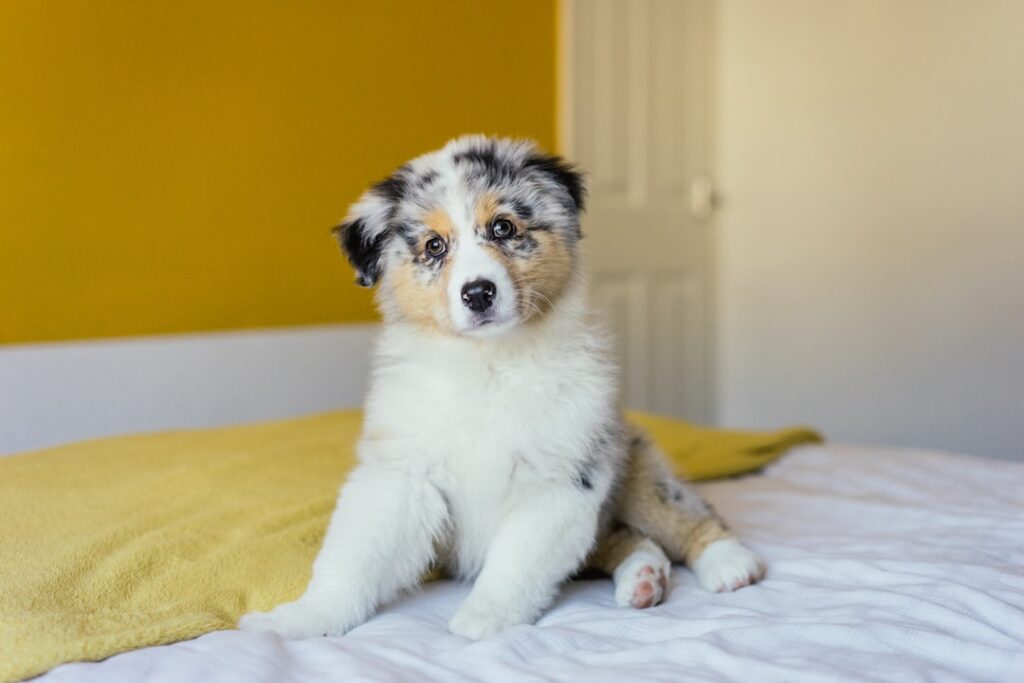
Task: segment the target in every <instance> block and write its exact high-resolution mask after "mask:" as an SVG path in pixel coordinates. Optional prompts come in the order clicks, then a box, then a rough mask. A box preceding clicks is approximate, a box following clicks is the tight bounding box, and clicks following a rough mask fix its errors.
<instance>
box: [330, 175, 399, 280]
mask: <svg viewBox="0 0 1024 683" xmlns="http://www.w3.org/2000/svg"><path fill="white" fill-rule="evenodd" d="M404 191H405V181H404V180H403V179H402V178H401V176H399V175H397V174H396V175H393V176H391V177H389V178H385V179H384V180H382V181H380V182H379V183H377V184H376V185H374V186H373V187H371V188H370V189H369V190H367V191H366V192H364V193H363V196H362V197H360V198H359V201H357V202H356V203H355V204H353V205H352V208H351V209H349V212H348V216H347V217H346V218H345V220H344V221H343V222H342V223H341V225H338V226H337V227H335V228H334V236H335V238H336V239H337V240H338V243H339V244H340V245H341V249H342V251H344V252H345V256H347V257H348V261H349V263H351V264H352V267H353V268H355V271H356V284H358V285H359V286H360V287H372V286H373V285H375V284H376V283H377V280H379V279H380V276H381V273H382V272H383V267H382V264H381V256H382V254H383V251H384V246H385V244H387V242H388V239H389V238H390V237H391V236H392V234H393V233H392V230H391V225H390V223H391V219H392V217H393V216H394V214H395V209H396V205H397V204H398V202H399V201H400V200H401V199H402V196H403V194H404Z"/></svg>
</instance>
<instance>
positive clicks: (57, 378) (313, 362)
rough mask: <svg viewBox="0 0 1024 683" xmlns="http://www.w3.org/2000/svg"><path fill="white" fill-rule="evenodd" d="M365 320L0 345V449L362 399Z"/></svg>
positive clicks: (283, 413)
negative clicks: (356, 323)
mask: <svg viewBox="0 0 1024 683" xmlns="http://www.w3.org/2000/svg"><path fill="white" fill-rule="evenodd" d="M376 331H377V326H376V325H328V326H322V327H298V328H289V329H279V330H251V331H245V332H225V333H211V334H187V335H171V336H165V337H145V338H140V339H114V340H104V341H90V342H82V341H77V342H69V343H55V344H26V345H23V346H4V347H0V455H4V454H9V453H14V452H18V451H24V450H29V449H34V448H43V447H45V446H52V445H56V444H59V443H63V442H66V441H74V440H78V439H86V438H91V437H97V436H105V435H109V434H120V433H123V432H138V431H150V430H159V429H172V428H192V427H208V426H215V425H224V424H233V423H238V422H251V421H256V420H268V419H273V418H280V417H290V416H293V415H303V414H306V413H313V412H321V411H326V410H332V409H335V408H343V407H352V406H359V405H361V404H362V402H363V394H364V392H365V390H366V380H367V376H368V374H369V358H370V352H371V346H372V344H373V339H374V337H375V335H376Z"/></svg>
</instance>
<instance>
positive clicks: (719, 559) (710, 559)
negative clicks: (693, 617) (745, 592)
mask: <svg viewBox="0 0 1024 683" xmlns="http://www.w3.org/2000/svg"><path fill="white" fill-rule="evenodd" d="M692 569H693V573H694V574H696V575H697V582H698V583H699V584H700V585H701V587H702V588H703V589H704V590H707V591H711V592H712V593H722V592H724V591H734V590H737V589H740V588H743V587H744V586H749V585H750V584H752V583H756V582H757V581H759V580H760V579H761V577H762V576H764V566H763V565H762V564H761V561H760V560H758V559H757V555H755V554H754V553H752V552H751V551H750V550H748V549H747V547H746V546H744V545H743V544H742V543H740V542H739V541H738V540H736V539H735V538H726V539H723V540H721V541H715V542H714V543H712V544H711V545H709V546H708V547H707V548H705V549H704V552H703V553H701V556H700V557H698V558H697V561H696V562H694V563H693V567H692Z"/></svg>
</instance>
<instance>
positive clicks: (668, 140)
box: [560, 0, 712, 421]
mask: <svg viewBox="0 0 1024 683" xmlns="http://www.w3.org/2000/svg"><path fill="white" fill-rule="evenodd" d="M562 8H563V9H562V12H563V16H562V21H561V30H562V36H561V38H562V41H563V42H562V64H561V88H562V92H561V102H562V111H561V121H560V134H561V144H562V148H563V149H562V151H563V152H564V154H565V155H566V156H567V157H569V158H570V159H572V160H573V161H575V162H576V163H578V164H579V165H580V166H581V167H583V169H584V170H586V171H587V172H588V173H589V175H590V203H589V208H588V211H587V215H586V216H585V218H584V223H583V229H584V234H585V235H586V237H585V239H584V244H585V245H586V254H587V260H588V265H589V268H590V270H591V274H592V282H593V296H594V300H595V302H596V303H597V305H598V307H599V308H601V309H603V311H604V312H605V315H606V316H607V317H608V320H609V322H610V324H611V328H612V331H613V332H614V333H615V335H616V337H617V343H618V349H619V353H620V360H621V363H622V368H623V381H624V387H623V389H624V394H623V398H624V400H625V403H626V406H627V407H630V408H637V409H642V410H651V411H656V412H660V413H664V414H669V415H675V416H679V417H684V418H687V419H690V420H694V421H708V420H710V419H711V417H712V416H711V415H710V410H711V405H712V400H711V399H712V397H711V396H710V395H709V394H710V390H711V386H712V383H711V377H710V372H711V365H712V363H711V357H710V348H711V347H710V343H709V341H710V339H709V337H710V321H711V311H710V308H709V302H710V291H709V281H710V277H709V276H710V273H709V261H710V258H709V255H710V254H709V249H710V240H709V235H708V230H709V227H708V223H707V215H708V213H709V212H710V205H711V189H710V183H709V181H708V180H707V178H708V169H707V165H708V158H707V157H708V148H709V147H710V142H709V140H710V130H709V129H708V125H709V124H708V118H709V115H708V108H709V92H708V80H709V79H708V71H709V64H708V61H709V60H708V55H709V52H710V46H709V44H708V42H709V41H708V36H709V35H710V26H709V21H710V20H711V11H710V7H709V1H708V0H564V2H563V4H562Z"/></svg>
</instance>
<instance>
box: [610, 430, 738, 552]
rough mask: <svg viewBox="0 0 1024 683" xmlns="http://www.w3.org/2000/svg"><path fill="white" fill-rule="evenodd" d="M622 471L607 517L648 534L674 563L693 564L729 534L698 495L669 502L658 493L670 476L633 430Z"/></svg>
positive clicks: (693, 493)
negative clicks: (613, 504) (619, 485)
mask: <svg viewBox="0 0 1024 683" xmlns="http://www.w3.org/2000/svg"><path fill="white" fill-rule="evenodd" d="M634 436H639V437H640V438H634V439H632V440H631V443H632V446H631V447H630V452H629V459H628V461H627V465H626V473H625V476H624V477H623V482H622V489H621V490H620V491H619V493H618V496H617V499H616V504H615V507H614V509H613V513H612V516H613V518H614V519H616V520H618V521H619V522H621V523H623V524H626V525H627V526H629V527H631V528H632V529H634V530H635V531H636V532H637V533H639V534H641V535H644V536H649V537H650V538H651V539H652V540H653V541H654V542H655V543H657V544H658V545H660V546H661V547H662V549H663V550H664V551H665V554H666V555H668V557H669V559H670V560H672V561H673V562H685V563H686V564H688V565H690V566H691V567H692V566H693V563H694V562H695V561H696V560H697V558H699V557H700V556H701V554H702V553H703V552H704V550H705V549H706V548H707V547H708V546H709V545H710V544H711V543H714V542H715V541H720V540H723V539H726V538H733V537H734V534H733V533H732V531H730V530H729V527H728V526H726V524H725V522H724V521H722V519H721V518H720V517H719V516H718V515H717V514H716V513H715V511H714V510H713V509H712V508H711V507H710V506H708V505H706V504H703V503H702V502H701V501H700V499H699V498H698V497H697V496H698V494H697V493H696V491H692V490H686V489H684V493H685V495H687V496H692V499H690V504H674V503H673V502H672V501H670V500H667V499H665V497H664V496H663V495H659V486H664V484H663V482H665V481H667V480H668V479H667V478H669V477H671V476H672V475H671V473H670V471H669V469H668V467H667V465H666V462H665V456H664V455H662V453H661V452H660V451H659V450H658V449H657V448H655V447H654V445H653V444H651V443H650V441H649V440H648V439H647V438H646V437H643V436H642V435H640V434H639V432H638V430H635V429H634Z"/></svg>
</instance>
